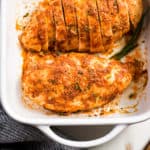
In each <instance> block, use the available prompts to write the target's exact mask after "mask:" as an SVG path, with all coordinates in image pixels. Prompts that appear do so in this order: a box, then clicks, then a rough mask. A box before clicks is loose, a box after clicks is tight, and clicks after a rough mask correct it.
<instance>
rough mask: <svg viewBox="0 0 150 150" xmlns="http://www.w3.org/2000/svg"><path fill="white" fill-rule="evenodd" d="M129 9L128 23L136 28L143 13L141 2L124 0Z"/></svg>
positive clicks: (140, 0)
mask: <svg viewBox="0 0 150 150" xmlns="http://www.w3.org/2000/svg"><path fill="white" fill-rule="evenodd" d="M126 1H127V4H128V8H129V15H130V21H131V23H132V25H133V27H134V28H136V27H137V24H138V23H139V21H140V19H141V16H142V13H143V2H142V0H126Z"/></svg>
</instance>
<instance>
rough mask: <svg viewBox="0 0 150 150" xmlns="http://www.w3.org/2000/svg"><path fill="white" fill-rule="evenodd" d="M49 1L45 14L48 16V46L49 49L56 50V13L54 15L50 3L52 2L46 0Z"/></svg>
mask: <svg viewBox="0 0 150 150" xmlns="http://www.w3.org/2000/svg"><path fill="white" fill-rule="evenodd" d="M46 2H47V3H48V5H47V7H46V8H45V9H46V10H45V15H46V17H47V24H48V26H47V32H48V40H49V42H48V48H49V50H54V48H55V47H54V46H55V41H56V36H55V35H56V33H55V32H56V29H55V21H54V15H53V11H52V9H51V8H52V6H51V5H50V3H49V2H48V1H46Z"/></svg>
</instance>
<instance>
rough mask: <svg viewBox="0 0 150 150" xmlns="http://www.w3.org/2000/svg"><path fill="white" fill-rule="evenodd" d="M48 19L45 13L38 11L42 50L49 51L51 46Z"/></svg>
mask: <svg viewBox="0 0 150 150" xmlns="http://www.w3.org/2000/svg"><path fill="white" fill-rule="evenodd" d="M48 19H49V18H48V17H47V14H46V12H45V11H38V14H37V20H38V37H39V39H40V42H41V46H42V50H45V51H47V50H48V45H49V39H48Z"/></svg>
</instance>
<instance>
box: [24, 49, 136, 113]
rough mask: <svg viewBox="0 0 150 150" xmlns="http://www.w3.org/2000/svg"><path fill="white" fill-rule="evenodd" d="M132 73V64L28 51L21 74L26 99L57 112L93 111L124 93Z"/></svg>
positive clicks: (94, 57) (97, 57) (83, 55)
mask: <svg viewBox="0 0 150 150" xmlns="http://www.w3.org/2000/svg"><path fill="white" fill-rule="evenodd" d="M133 74H134V67H133V65H132V64H131V63H121V62H119V61H116V60H109V59H104V58H100V57H99V56H96V55H90V54H86V53H85V54H82V53H67V54H60V55H59V56H56V54H51V53H49V54H45V55H43V56H42V55H39V54H37V53H31V52H28V53H27V54H26V56H25V59H24V65H23V74H22V91H23V98H24V100H26V99H29V100H30V101H32V103H36V104H38V105H40V106H42V107H44V108H46V109H48V110H51V111H55V112H67V113H70V112H76V111H85V110H90V109H93V108H96V107H100V106H103V105H104V104H106V103H108V102H110V101H112V100H113V99H114V98H115V97H117V96H118V95H120V94H122V92H123V91H124V90H125V89H126V88H127V87H128V86H129V84H130V82H131V80H132V77H133Z"/></svg>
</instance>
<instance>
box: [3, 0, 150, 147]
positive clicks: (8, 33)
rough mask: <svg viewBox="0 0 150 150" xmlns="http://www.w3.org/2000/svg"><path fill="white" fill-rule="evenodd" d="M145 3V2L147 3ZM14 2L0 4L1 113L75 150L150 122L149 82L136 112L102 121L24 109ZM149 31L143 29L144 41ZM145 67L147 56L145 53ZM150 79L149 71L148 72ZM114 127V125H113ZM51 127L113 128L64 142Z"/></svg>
mask: <svg viewBox="0 0 150 150" xmlns="http://www.w3.org/2000/svg"><path fill="white" fill-rule="evenodd" d="M147 2H149V1H147ZM16 3H17V0H13V1H11V0H2V4H1V16H2V28H1V29H2V45H1V102H2V105H3V107H4V109H5V111H6V112H7V113H8V114H9V115H10V116H11V117H12V118H13V119H15V120H17V121H19V122H22V123H26V124H31V125H34V126H36V127H38V128H39V129H41V130H42V131H43V132H44V133H45V134H47V135H48V136H49V137H51V138H53V139H54V140H56V141H58V142H60V143H63V144H66V145H70V146H76V147H90V146H95V145H97V144H103V143H105V142H107V141H109V140H111V139H112V138H113V137H115V136H116V135H118V134H119V133H120V132H121V131H122V130H123V129H124V128H125V127H126V125H127V124H130V123H136V122H140V121H144V120H146V119H148V118H150V101H149V97H150V92H149V91H150V81H148V86H147V87H146V90H145V91H146V96H143V97H140V103H139V105H138V111H137V112H134V113H129V114H122V115H121V114H117V115H116V114H114V115H111V116H103V117H85V116H82V115H74V116H66V117H65V116H64V117H63V116H58V115H45V114H44V113H41V112H38V111H36V110H31V109H27V108H26V107H25V106H24V105H23V103H22V101H21V90H20V78H21V69H22V59H21V50H20V48H19V46H18V44H17V41H18V37H17V33H16V28H15V22H16V13H15V11H14V10H15V9H17V7H16ZM149 29H150V28H148V26H147V31H146V33H147V34H146V35H147V36H146V41H147V44H149V46H148V47H150V42H149V43H148V38H149V37H148V35H149V34H150V30H149ZM148 66H150V53H149V52H148ZM148 73H149V77H150V70H149V72H148ZM116 124H117V125H116ZM52 125H116V126H114V128H113V129H112V131H111V132H110V133H108V134H107V135H106V136H104V137H101V138H99V139H96V140H93V141H86V142H85V141H84V142H77V141H71V140H66V139H63V138H61V137H59V136H58V135H56V134H55V133H54V132H53V131H52V130H51V129H50V128H49V126H52Z"/></svg>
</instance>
